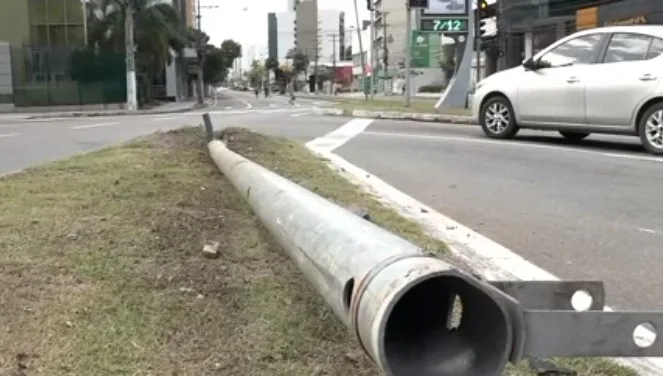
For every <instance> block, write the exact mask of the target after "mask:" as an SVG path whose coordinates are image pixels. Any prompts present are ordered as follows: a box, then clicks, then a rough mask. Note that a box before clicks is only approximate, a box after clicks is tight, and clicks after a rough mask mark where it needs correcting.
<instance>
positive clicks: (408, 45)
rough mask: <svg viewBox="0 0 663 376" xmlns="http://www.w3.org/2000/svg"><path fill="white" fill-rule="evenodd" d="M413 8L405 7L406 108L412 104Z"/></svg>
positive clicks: (407, 5) (408, 4) (407, 4)
mask: <svg viewBox="0 0 663 376" xmlns="http://www.w3.org/2000/svg"><path fill="white" fill-rule="evenodd" d="M411 70H412V8H410V3H409V2H408V3H406V5H405V107H410V104H411V102H412V100H411V98H410V93H411V92H412V85H411V84H412V73H411Z"/></svg>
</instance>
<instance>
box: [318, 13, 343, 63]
mask: <svg viewBox="0 0 663 376" xmlns="http://www.w3.org/2000/svg"><path fill="white" fill-rule="evenodd" d="M318 17H319V24H320V38H319V39H320V53H319V58H318V61H319V62H320V63H323V64H327V63H332V62H333V61H334V60H337V61H338V60H339V56H340V53H341V52H340V44H341V43H340V42H341V38H342V35H343V32H341V20H344V19H345V14H344V13H343V12H341V11H339V10H336V9H321V10H319V11H318ZM343 23H344V22H343Z"/></svg>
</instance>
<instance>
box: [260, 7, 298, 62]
mask: <svg viewBox="0 0 663 376" xmlns="http://www.w3.org/2000/svg"><path fill="white" fill-rule="evenodd" d="M295 17H296V14H295V12H293V11H289V12H281V13H268V14H267V50H268V56H269V57H272V58H275V59H277V60H278V61H279V62H280V63H284V62H285V60H286V56H287V55H288V52H289V51H290V50H291V49H293V48H294V47H295Z"/></svg>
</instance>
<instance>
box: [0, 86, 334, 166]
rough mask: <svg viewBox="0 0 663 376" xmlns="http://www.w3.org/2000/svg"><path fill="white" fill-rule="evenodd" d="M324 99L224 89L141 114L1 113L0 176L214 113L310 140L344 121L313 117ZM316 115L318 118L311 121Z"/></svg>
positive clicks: (229, 121)
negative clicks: (194, 106)
mask: <svg viewBox="0 0 663 376" xmlns="http://www.w3.org/2000/svg"><path fill="white" fill-rule="evenodd" d="M319 105H324V103H323V102H320V101H313V100H297V103H296V105H295V106H293V105H290V104H288V103H287V99H286V98H284V97H280V96H276V97H270V98H263V97H260V98H259V99H256V98H255V96H254V95H253V94H252V93H220V94H219V97H218V98H217V100H215V101H214V102H213V104H212V106H211V107H210V108H206V109H204V110H201V111H195V112H187V113H178V114H159V115H156V114H155V115H137V116H102V117H91V118H74V119H71V118H68V119H67V118H62V119H32V120H30V119H26V115H20V114H11V115H0V174H4V173H8V172H12V171H16V170H20V169H23V168H26V167H28V166H32V165H35V164H40V163H44V162H48V161H53V160H57V159H61V158H65V157H68V156H71V155H74V154H78V153H84V152H89V151H92V150H97V149H100V148H103V147H106V146H109V145H112V144H117V143H120V142H124V141H128V140H130V139H132V138H135V137H138V136H141V135H147V134H150V133H153V132H156V131H159V130H161V131H165V130H170V129H175V128H178V127H181V126H183V125H197V124H200V123H201V122H202V119H201V115H202V113H204V112H209V113H210V115H211V118H212V121H213V123H214V125H215V127H216V128H217V129H220V128H222V127H226V126H249V127H251V128H252V129H255V130H257V131H262V132H265V133H269V134H275V135H280V136H285V137H291V138H296V139H300V140H308V139H312V138H315V137H318V136H320V135H323V134H325V133H328V132H330V131H332V130H333V129H334V128H336V127H338V126H340V125H342V124H343V122H344V120H343V119H333V118H319V117H314V115H313V114H312V110H313V108H314V107H315V106H319ZM307 119H308V120H307ZM311 119H317V120H316V121H315V122H314V123H315V124H313V125H311Z"/></svg>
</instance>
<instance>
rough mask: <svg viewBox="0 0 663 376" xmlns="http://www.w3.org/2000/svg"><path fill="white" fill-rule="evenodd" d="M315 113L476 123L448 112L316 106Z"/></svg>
mask: <svg viewBox="0 0 663 376" xmlns="http://www.w3.org/2000/svg"><path fill="white" fill-rule="evenodd" d="M315 113H316V114H317V115H325V116H352V117H362V118H370V119H388V120H411V121H421V122H431V123H452V124H468V125H476V124H477V122H476V121H474V119H473V118H472V117H471V116H465V115H449V114H425V113H416V112H399V111H370V110H346V109H342V108H318V109H316V110H315Z"/></svg>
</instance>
